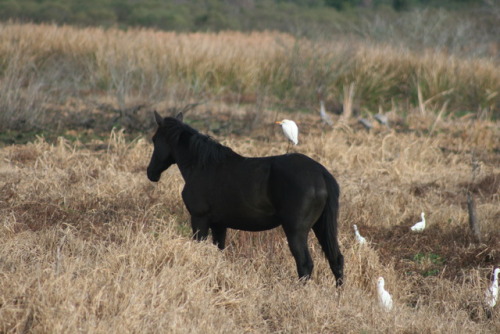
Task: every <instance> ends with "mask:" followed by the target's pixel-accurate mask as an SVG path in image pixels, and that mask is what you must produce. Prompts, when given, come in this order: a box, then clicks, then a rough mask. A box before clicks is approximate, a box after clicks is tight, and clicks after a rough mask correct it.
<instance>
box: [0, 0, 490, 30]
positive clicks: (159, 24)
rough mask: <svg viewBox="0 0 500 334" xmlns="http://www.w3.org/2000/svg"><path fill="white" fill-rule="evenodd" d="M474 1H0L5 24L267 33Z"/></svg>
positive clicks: (475, 3) (326, 26) (462, 6)
mask: <svg viewBox="0 0 500 334" xmlns="http://www.w3.org/2000/svg"><path fill="white" fill-rule="evenodd" d="M485 3H487V2H484V3H483V2H482V1H473V0H447V1H437V0H309V1H305V0H237V1H223V0H192V1H175V0H143V1H129V0H89V1H79V0H17V1H13V0H0V19H1V20H7V19H16V20H21V21H23V22H35V23H41V22H55V23H58V24H76V25H83V26H89V25H101V26H114V25H117V26H120V27H127V26H141V27H155V28H159V29H167V30H177V31H199V30H207V29H208V30H215V31H218V30H227V29H230V30H255V29H257V30H262V29H277V30H281V31H286V32H299V31H298V30H302V31H303V30H307V29H309V28H311V27H316V28H319V27H320V26H321V27H322V29H326V31H332V30H336V29H337V28H338V26H337V25H338V23H339V21H338V18H339V15H338V14H337V11H343V12H344V13H343V15H342V16H346V13H347V12H348V14H347V16H348V17H349V20H351V19H353V18H355V17H357V16H359V15H360V14H361V13H363V12H366V11H367V10H369V11H379V12H383V11H406V10H410V9H415V8H423V7H428V6H432V7H435V8H437V7H440V8H452V9H458V10H460V9H467V11H470V10H471V8H474V9H477V8H481V7H482V6H483V5H485Z"/></svg>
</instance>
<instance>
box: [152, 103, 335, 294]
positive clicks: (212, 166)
mask: <svg viewBox="0 0 500 334" xmlns="http://www.w3.org/2000/svg"><path fill="white" fill-rule="evenodd" d="M154 114H155V118H156V122H157V123H158V129H157V131H156V133H155V135H154V136H153V143H154V151H153V155H152V157H151V162H150V163H149V166H148V169H147V173H148V178H149V179H150V180H151V181H153V182H157V181H158V180H159V179H160V176H161V173H162V172H163V171H164V170H166V169H167V168H168V167H170V166H171V165H172V164H177V166H178V167H179V170H180V172H181V174H182V177H183V178H184V181H185V185H184V189H183V191H182V198H183V200H184V203H185V204H186V207H187V209H188V211H189V213H190V214H191V226H192V229H193V233H194V238H196V240H203V239H206V238H207V236H208V230H209V229H211V231H212V238H213V242H214V243H215V244H216V245H217V246H218V247H219V248H220V249H224V247H225V239H226V229H227V228H233V229H238V230H244V231H264V230H269V229H272V228H275V227H277V226H279V225H281V226H282V227H283V230H284V231H285V234H286V237H287V239H288V245H289V247H290V250H291V252H292V254H293V256H294V258H295V261H296V263H297V271H298V274H299V278H305V279H307V278H309V277H310V275H311V272H312V269H313V261H312V259H311V255H310V254H309V250H308V246H307V236H308V234H309V231H310V230H311V228H312V229H313V231H314V233H315V234H316V237H317V238H318V240H319V243H320V244H321V248H322V249H323V251H324V253H325V255H326V257H327V259H328V262H329V264H330V268H331V269H332V271H333V274H334V275H335V278H336V282H337V285H340V284H342V277H343V268H344V257H343V256H342V253H341V252H340V249H339V245H338V241H337V218H338V210H339V194H340V190H339V186H338V184H337V182H336V181H335V179H334V178H333V176H332V175H331V174H330V173H329V172H328V171H327V170H326V169H325V167H323V166H322V165H320V164H319V163H317V162H316V161H314V160H312V159H311V158H309V157H307V156H305V155H302V154H285V155H279V156H272V157H262V158H246V157H243V156H241V155H239V154H237V153H235V152H234V151H233V150H231V149H230V148H229V147H226V146H223V145H221V144H219V143H217V142H215V141H213V140H212V139H211V138H209V137H208V136H205V135H203V134H200V133H199V132H198V131H196V130H195V129H193V128H191V127H190V126H188V125H186V124H185V123H183V122H182V114H179V115H177V117H175V118H173V117H166V118H162V117H161V116H160V115H159V114H158V113H157V112H156V111H155V113H154Z"/></svg>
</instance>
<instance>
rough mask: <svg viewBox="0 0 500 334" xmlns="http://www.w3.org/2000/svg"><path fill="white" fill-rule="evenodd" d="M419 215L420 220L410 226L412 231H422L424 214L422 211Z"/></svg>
mask: <svg viewBox="0 0 500 334" xmlns="http://www.w3.org/2000/svg"><path fill="white" fill-rule="evenodd" d="M420 216H421V217H422V220H421V221H419V222H418V223H416V224H415V225H413V226H412V227H411V230H412V231H413V232H422V231H423V230H424V229H425V214H424V213H423V212H422V214H421V215H420Z"/></svg>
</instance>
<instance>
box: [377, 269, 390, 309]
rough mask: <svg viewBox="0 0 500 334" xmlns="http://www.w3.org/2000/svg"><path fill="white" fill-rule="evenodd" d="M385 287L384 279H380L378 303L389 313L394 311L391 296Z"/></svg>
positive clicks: (378, 282) (378, 281)
mask: <svg viewBox="0 0 500 334" xmlns="http://www.w3.org/2000/svg"><path fill="white" fill-rule="evenodd" d="M384 285H385V281H384V278H383V277H379V278H378V280H377V294H378V303H379V304H380V307H382V308H383V309H384V310H385V311H386V312H389V311H390V310H392V297H391V294H390V293H389V292H387V290H385V288H384Z"/></svg>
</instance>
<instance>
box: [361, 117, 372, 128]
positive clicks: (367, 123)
mask: <svg viewBox="0 0 500 334" xmlns="http://www.w3.org/2000/svg"><path fill="white" fill-rule="evenodd" d="M358 122H359V123H361V125H363V126H364V127H365V129H366V131H370V130H371V128H373V125H372V122H370V121H369V120H367V119H366V118H360V119H359V120H358Z"/></svg>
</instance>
